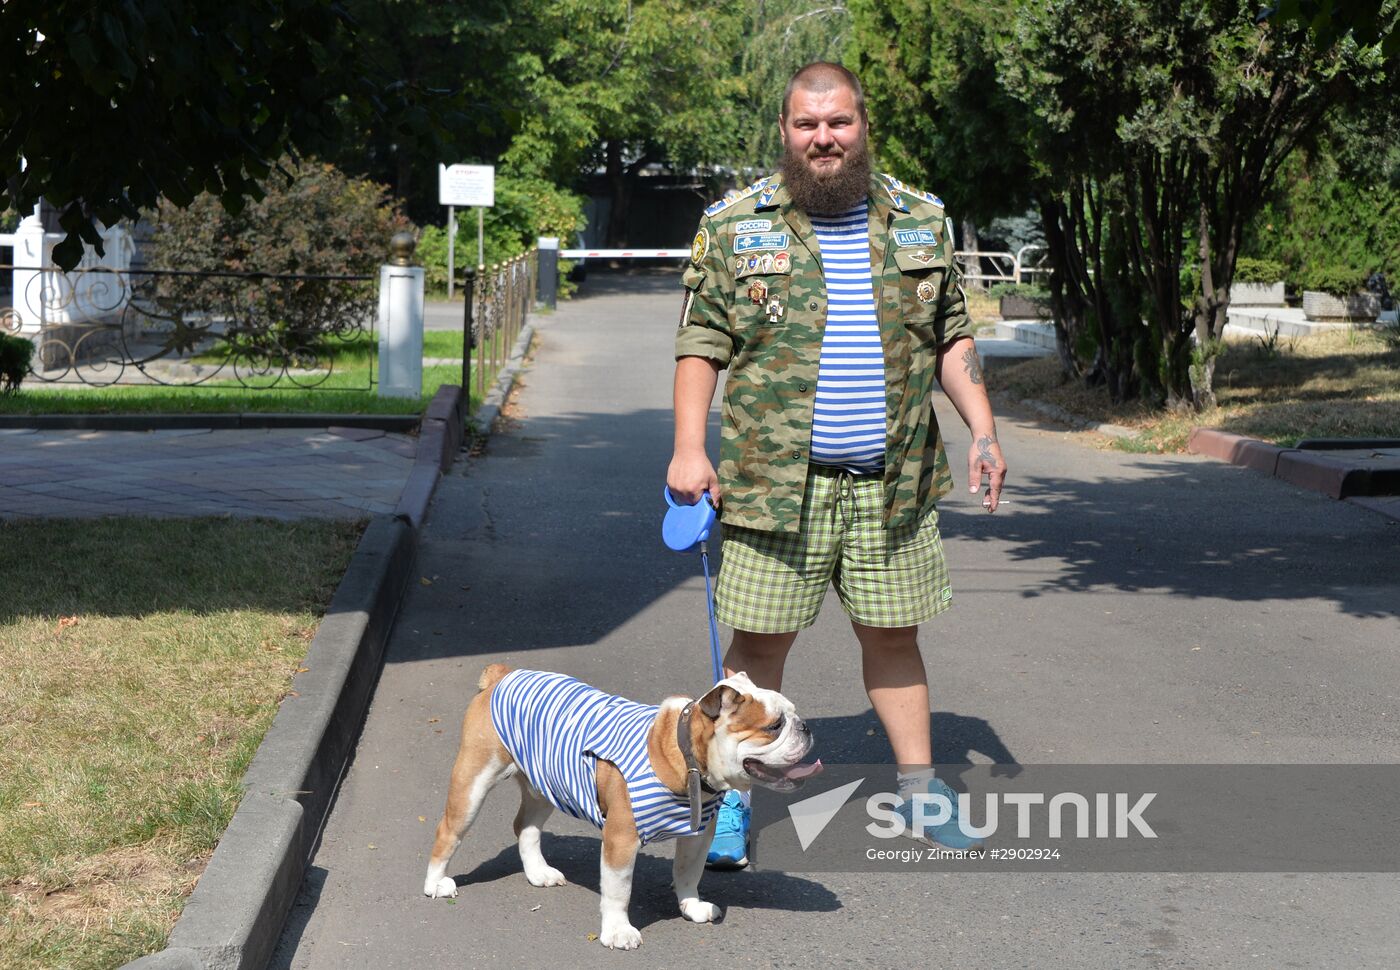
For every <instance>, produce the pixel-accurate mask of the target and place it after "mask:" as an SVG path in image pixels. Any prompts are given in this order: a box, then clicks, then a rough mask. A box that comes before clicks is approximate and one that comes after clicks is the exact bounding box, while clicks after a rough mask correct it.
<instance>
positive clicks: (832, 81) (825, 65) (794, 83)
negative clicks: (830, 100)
mask: <svg viewBox="0 0 1400 970" xmlns="http://www.w3.org/2000/svg"><path fill="white" fill-rule="evenodd" d="M798 88H801V89H802V90H803V91H811V92H813V93H815V94H826V93H828V92H831V91H834V90H836V89H837V88H848V89H849V90H850V91H851V93H852V94H854V95H855V99H856V110H857V111H859V112H860V120H861V121H868V119H867V118H866V114H865V92H864V91H863V90H861V87H860V78H858V77H856V76H855V75H854V74H852V73H851V72H850V71H848V70H846V69H845V68H844V67H842V66H841V65H840V64H832V63H830V62H829V61H813V62H812V63H811V64H808V65H807V66H806V67H803V68H799V69H798V71H797V73H796V74H794V75H793V76H792V80H791V81H788V85H787V90H786V91H784V92H783V110H782V114H781V115H779V117H780V118H786V117H788V111H789V109H790V108H791V107H792V92H793V91H795V90H797V89H798Z"/></svg>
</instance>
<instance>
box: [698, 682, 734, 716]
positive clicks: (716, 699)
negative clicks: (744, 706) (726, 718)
mask: <svg viewBox="0 0 1400 970" xmlns="http://www.w3.org/2000/svg"><path fill="white" fill-rule="evenodd" d="M738 700H739V692H738V691H737V690H735V689H734V688H733V687H730V686H729V685H728V684H725V683H719V684H715V686H713V687H711V688H710V689H709V690H707V691H706V692H705V696H704V697H702V698H700V700H699V702H698V705H699V707H700V710H701V711H702V712H703V713H704V715H705V716H706V717H708V718H709V719H710V720H711V721H717V720H719V716H720V714H722V713H724V710H725V709H726V708H731V707H733V706H734V705H735V703H736V702H737V701H738Z"/></svg>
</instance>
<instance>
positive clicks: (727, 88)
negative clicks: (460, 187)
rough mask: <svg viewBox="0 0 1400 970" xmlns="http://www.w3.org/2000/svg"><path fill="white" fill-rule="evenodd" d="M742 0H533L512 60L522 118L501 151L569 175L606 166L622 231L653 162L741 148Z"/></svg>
mask: <svg viewBox="0 0 1400 970" xmlns="http://www.w3.org/2000/svg"><path fill="white" fill-rule="evenodd" d="M737 11H738V0H724V2H721V3H717V4H693V3H687V2H683V0H631V2H627V0H524V2H522V3H521V4H520V10H519V13H518V15H517V18H516V19H517V20H518V21H519V23H520V25H521V32H520V38H519V40H520V43H519V45H518V46H517V47H516V48H515V50H514V51H513V52H512V54H511V57H510V59H509V61H508V62H507V63H506V65H505V66H504V67H503V69H502V71H503V73H504V74H506V75H508V76H510V77H512V78H514V79H515V80H516V82H517V83H519V84H520V86H521V90H522V94H521V100H520V102H519V105H518V107H519V111H520V129H519V131H518V133H517V134H516V136H515V138H514V139H513V140H512V142H511V146H510V148H509V150H508V151H507V152H506V153H505V155H504V156H503V159H502V162H503V164H504V165H507V166H508V167H509V168H510V170H511V171H512V172H513V173H515V174H516V175H517V176H519V177H531V176H537V177H544V178H548V179H551V180H553V181H556V182H561V183H564V184H570V183H573V182H574V181H576V179H577V178H578V176H579V174H580V173H581V172H583V171H585V170H591V169H594V168H599V167H601V168H602V169H603V170H604V171H605V172H606V175H607V178H608V182H609V185H610V192H611V195H612V218H611V220H610V224H609V238H608V240H607V242H608V243H610V244H619V243H621V242H622V241H623V240H622V239H621V236H620V234H621V233H622V231H623V228H624V226H625V223H626V213H627V207H628V202H629V200H630V198H631V191H632V186H633V184H634V182H635V180H636V179H637V178H638V177H640V175H641V172H642V171H643V169H645V168H646V167H647V166H648V165H649V164H651V163H653V162H659V161H667V162H671V163H673V164H675V165H677V166H679V167H683V168H685V167H691V166H695V165H699V164H703V163H707V162H713V161H716V160H722V159H729V158H732V157H733V156H734V155H735V153H736V150H735V146H736V144H737V140H738V136H737V132H738V130H739V127H740V125H741V121H740V119H738V118H737V116H736V112H735V107H734V106H735V101H734V97H733V95H734V93H735V92H736V91H737V90H738V83H739V82H738V81H737V80H736V79H735V78H734V76H733V72H732V70H731V64H732V61H733V52H734V51H736V50H737V49H738V48H739V46H740V45H739V30H740V20H739V17H738V15H737Z"/></svg>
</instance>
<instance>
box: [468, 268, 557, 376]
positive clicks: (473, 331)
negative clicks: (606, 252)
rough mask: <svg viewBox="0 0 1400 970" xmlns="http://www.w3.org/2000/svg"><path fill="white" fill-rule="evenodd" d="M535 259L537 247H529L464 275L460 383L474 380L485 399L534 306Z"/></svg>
mask: <svg viewBox="0 0 1400 970" xmlns="http://www.w3.org/2000/svg"><path fill="white" fill-rule="evenodd" d="M538 257H539V251H538V250H535V249H531V250H529V251H528V252H525V253H522V254H521V255H519V256H517V257H515V258H514V259H511V260H508V261H506V262H504V263H493V264H492V265H491V266H488V267H478V269H477V272H476V274H475V277H474V278H473V277H468V281H467V290H466V300H467V306H466V325H465V326H464V327H463V330H462V334H463V340H462V344H463V346H462V387H463V389H465V390H470V388H471V386H472V384H471V382H472V380H473V379H474V380H475V382H476V392H477V396H478V397H485V395H486V388H487V386H488V384H489V382H491V381H493V380H495V377H496V374H497V373H498V372H499V371H500V369H501V368H502V367H503V366H505V363H506V361H507V360H509V359H510V354H511V350H512V348H514V346H515V343H516V341H517V340H518V339H519V338H520V331H521V329H523V328H524V326H525V320H526V317H528V316H529V313H530V307H531V306H533V305H534V299H535V278H536V275H537V274H538V272H539V259H538ZM473 351H475V356H476V361H475V367H473V366H472V364H473V361H472V356H473ZM473 371H475V375H474V376H473Z"/></svg>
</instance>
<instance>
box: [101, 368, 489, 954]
mask: <svg viewBox="0 0 1400 970" xmlns="http://www.w3.org/2000/svg"><path fill="white" fill-rule="evenodd" d="M463 401H464V396H463V394H462V389H461V388H460V387H456V386H455V385H444V386H443V387H442V388H440V389H439V390H438V393H437V395H436V396H435V397H434V398H433V400H432V402H431V403H430V404H429V405H428V409H427V411H426V412H425V413H424V415H423V419H422V431H421V433H420V435H419V438H418V454H417V458H416V460H415V462H414V467H413V470H412V471H411V472H410V473H409V478H408V481H407V482H406V483H405V485H404V489H403V492H402V493H401V494H400V497H399V505H398V509H397V510H396V512H395V513H394V515H393V516H378V517H376V518H374V519H373V520H371V522H370V524H369V528H367V529H366V530H365V533H364V535H363V536H361V538H360V543H359V545H358V546H357V547H356V549H355V554H354V556H353V557H352V558H351V560H350V566H349V568H348V569H347V570H346V572H345V576H344V577H343V578H342V579H341V581H340V585H339V586H338V587H337V588H336V591H335V596H334V597H333V598H332V599H331V603H330V607H329V608H328V609H327V611H326V615H325V617H324V619H322V621H321V624H320V626H319V627H318V628H317V631H316V636H315V638H314V639H313V640H312V641H311V646H310V647H309V648H308V649H307V653H306V660H305V662H304V664H303V665H304V666H305V667H306V668H307V669H306V671H305V672H304V673H301V674H298V675H297V677H296V680H295V681H294V685H295V687H296V692H295V693H294V694H290V695H288V696H287V697H286V698H285V699H284V700H283V701H282V706H281V708H280V709H279V710H278V712H277V717H276V718H275V719H274V720H273V722H272V727H271V728H269V729H268V732H267V735H266V736H265V737H264V738H263V740H262V744H261V745H259V746H258V751H257V754H256V755H255V756H254V758H253V763H252V764H251V765H250V766H249V768H248V772H247V774H246V775H245V776H244V779H243V780H244V785H245V787H246V793H245V794H244V796H243V800H242V801H241V802H240V803H239V806H238V810H237V811H236V812H234V815H233V819H232V821H231V822H230V823H229V827H228V829H227V830H226V831H225V832H224V835H223V837H222V838H221V839H220V840H219V844H218V846H217V847H216V848H215V850H214V854H213V856H212V857H211V858H210V860H209V865H208V866H207V867H206V868H205V870H204V874H203V875H202V876H200V879H199V883H198V885H196V886H195V890H194V892H193V893H192V894H191V895H190V898H189V900H188V901H187V902H186V904H185V908H184V912H183V913H182V914H181V915H180V918H179V920H178V921H177V922H176V923H175V928H174V929H173V930H172V931H171V934H170V941H169V944H168V945H167V947H166V949H164V950H162V951H160V952H159V953H152V954H150V955H148V956H144V957H141V958H140V959H139V960H135V961H133V962H132V963H128V964H127V965H126V970H262V968H264V967H266V966H267V964H268V961H269V960H271V959H272V954H273V952H274V950H275V949H276V947H277V942H278V940H279V938H280V937H281V933H282V928H283V926H284V924H285V923H286V919H287V914H288V913H289V912H290V911H291V908H292V904H293V903H294V902H295V901H296V897H297V893H298V892H300V890H301V884H302V879H303V877H304V875H305V873H306V868H307V866H308V865H309V864H310V862H311V859H312V856H313V855H314V853H315V851H316V847H317V844H318V843H319V841H320V835H321V827H322V825H323V824H324V823H325V820H326V817H327V815H328V814H329V812H330V807H331V804H332V802H333V801H334V799H335V793H336V790H337V788H338V786H339V783H340V778H341V775H342V773H343V772H344V770H345V767H346V765H347V764H348V763H349V760H350V758H351V756H352V755H353V754H354V750H355V745H356V743H357V742H358V739H359V736H360V729H361V727H362V726H363V724H364V717H365V712H366V710H367V709H368V707H369V701H370V698H371V697H372V696H373V693H374V686H375V684H376V683H377V681H378V679H379V670H380V666H381V664H382V661H383V657H384V648H385V646H386V644H387V643H388V640H389V632H390V630H391V629H392V628H393V625H394V619H395V617H396V616H397V614H398V609H399V604H400V602H401V601H402V599H403V594H404V590H405V589H406V588H407V586H408V582H409V579H410V577H411V576H412V572H413V563H414V557H415V553H416V551H417V545H418V529H419V527H420V526H421V525H422V522H423V518H424V516H425V515H426V513H427V509H428V503H429V502H430V501H431V500H432V496H433V492H434V490H435V489H436V486H437V483H438V480H439V479H440V478H441V477H442V473H443V472H444V471H446V470H447V469H448V468H450V467H451V465H452V460H453V458H455V457H456V455H457V452H458V450H459V449H460V447H461V444H462V420H461V418H462V412H463V410H464V406H463ZM343 418H344V416H343V415H338V416H336V421H337V422H341V423H343ZM415 420H416V419H415Z"/></svg>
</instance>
